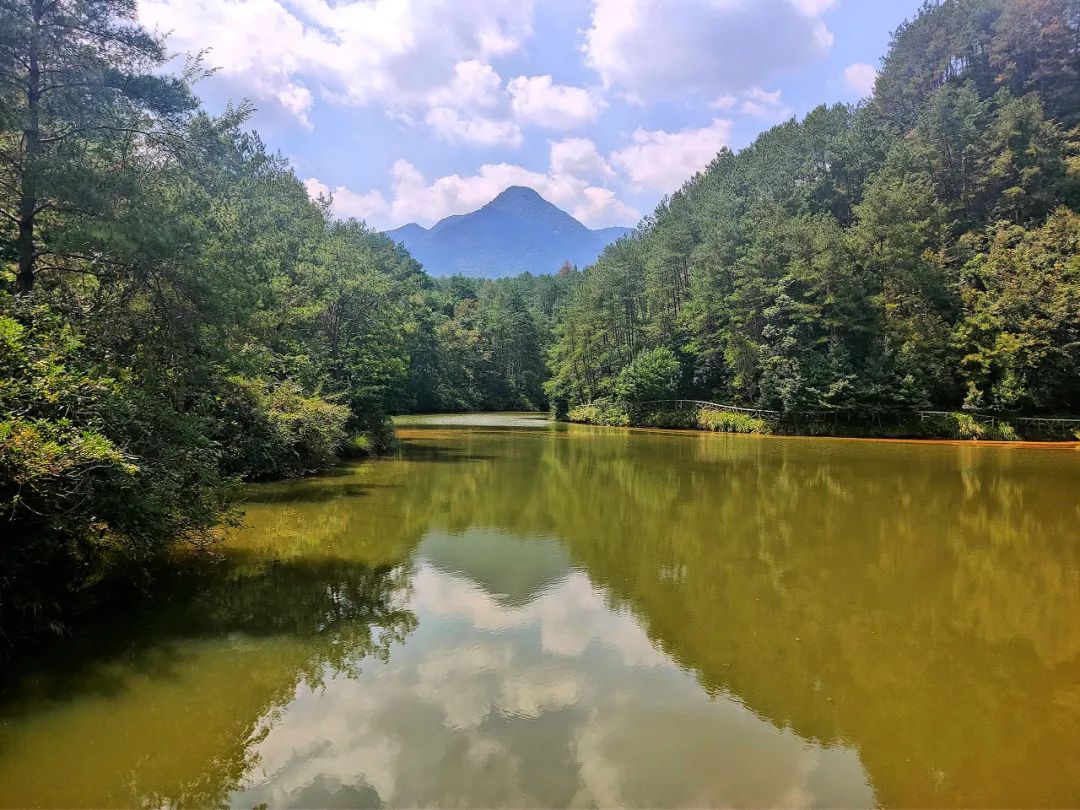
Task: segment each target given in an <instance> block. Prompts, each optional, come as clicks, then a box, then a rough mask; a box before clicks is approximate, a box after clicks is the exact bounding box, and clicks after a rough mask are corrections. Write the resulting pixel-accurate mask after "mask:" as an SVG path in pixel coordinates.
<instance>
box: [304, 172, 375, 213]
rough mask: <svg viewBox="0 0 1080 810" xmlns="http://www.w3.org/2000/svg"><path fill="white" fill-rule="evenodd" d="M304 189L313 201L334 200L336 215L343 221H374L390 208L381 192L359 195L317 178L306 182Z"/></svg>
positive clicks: (311, 178)
mask: <svg viewBox="0 0 1080 810" xmlns="http://www.w3.org/2000/svg"><path fill="white" fill-rule="evenodd" d="M304 188H306V189H307V193H308V195H309V196H310V197H311V198H312V199H313V200H317V199H319V198H320V197H321V198H325V199H332V200H333V210H334V213H335V214H337V215H338V216H339V217H342V218H343V219H349V218H353V219H364V220H367V219H372V218H374V217H379V216H382V215H384V214H385V213H386V212H387V210H388V208H389V206H387V204H386V198H385V197H383V195H382V193H381V192H379V191H371V192H369V193H367V194H357V193H356V192H354V191H350V190H349V189H348V188H346V187H345V186H337V187H336V188H330V186H328V185H327V184H326V183H323V182H322V181H321V180H319V179H318V178H317V177H309V178H308V179H307V180H305V181H304Z"/></svg>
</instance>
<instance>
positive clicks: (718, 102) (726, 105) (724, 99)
mask: <svg viewBox="0 0 1080 810" xmlns="http://www.w3.org/2000/svg"><path fill="white" fill-rule="evenodd" d="M738 100H739V99H738V97H737V96H734V95H732V94H731V93H724V94H722V95H719V96H717V97H716V98H714V99H713V100H712V101H710V102H709V106H710V107H712V108H713V109H714V110H730V109H733V108H734V107H735V102H737V101H738Z"/></svg>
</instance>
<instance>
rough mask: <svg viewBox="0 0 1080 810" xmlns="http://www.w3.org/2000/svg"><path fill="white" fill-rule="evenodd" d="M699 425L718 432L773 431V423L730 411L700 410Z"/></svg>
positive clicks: (764, 432) (698, 415)
mask: <svg viewBox="0 0 1080 810" xmlns="http://www.w3.org/2000/svg"><path fill="white" fill-rule="evenodd" d="M697 427H699V428H701V429H702V430H713V431H716V432H718V433H757V434H761V435H767V434H769V433H772V432H773V428H772V425H770V424H769V423H768V422H766V421H765V420H764V419H761V418H759V417H756V416H750V415H749V414H745V413H732V412H730V411H715V410H704V409H702V410H699V411H698V412H697Z"/></svg>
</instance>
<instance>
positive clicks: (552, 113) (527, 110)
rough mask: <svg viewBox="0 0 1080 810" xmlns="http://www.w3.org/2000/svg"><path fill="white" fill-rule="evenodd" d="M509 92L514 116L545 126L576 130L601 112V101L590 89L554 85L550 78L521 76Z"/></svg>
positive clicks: (515, 80) (508, 87) (512, 81)
mask: <svg viewBox="0 0 1080 810" xmlns="http://www.w3.org/2000/svg"><path fill="white" fill-rule="evenodd" d="M507 89H508V90H509V92H510V98H511V105H512V106H513V108H514V113H515V115H517V116H518V117H519V118H520V119H522V120H524V121H528V122H530V123H533V124H538V125H539V126H542V127H549V128H551V129H575V128H577V127H580V126H583V125H585V124H588V123H591V122H592V121H595V120H596V116H597V115H598V114H599V112H600V102H599V101H598V100H597V99H595V98H594V97H593V95H592V94H591V93H590V92H589V91H588V90H586V89H584V88H582V87H569V86H567V85H562V84H554V83H552V81H551V77H550V76H518V77H517V78H516V79H512V80H511V81H510V83H509V84H508V85H507Z"/></svg>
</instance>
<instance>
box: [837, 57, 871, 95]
mask: <svg viewBox="0 0 1080 810" xmlns="http://www.w3.org/2000/svg"><path fill="white" fill-rule="evenodd" d="M876 81H877V70H876V69H875V68H874V66H873V65H868V64H866V63H865V62H855V63H854V64H851V65H848V66H847V67H846V68H844V84H845V85H847V87H848V89H849V90H853V91H854V92H856V93H858V94H859V96H860V97H862V96H868V95H870V94H871V93H873V92H874V82H876Z"/></svg>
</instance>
